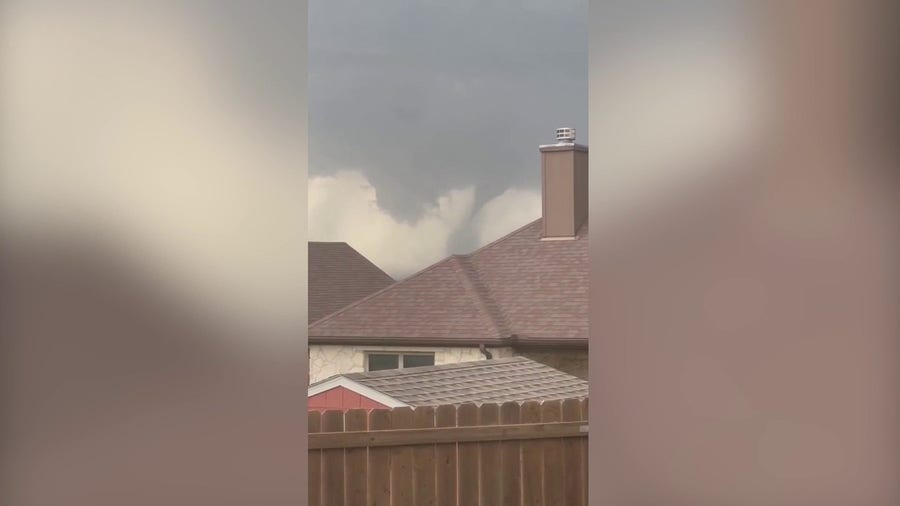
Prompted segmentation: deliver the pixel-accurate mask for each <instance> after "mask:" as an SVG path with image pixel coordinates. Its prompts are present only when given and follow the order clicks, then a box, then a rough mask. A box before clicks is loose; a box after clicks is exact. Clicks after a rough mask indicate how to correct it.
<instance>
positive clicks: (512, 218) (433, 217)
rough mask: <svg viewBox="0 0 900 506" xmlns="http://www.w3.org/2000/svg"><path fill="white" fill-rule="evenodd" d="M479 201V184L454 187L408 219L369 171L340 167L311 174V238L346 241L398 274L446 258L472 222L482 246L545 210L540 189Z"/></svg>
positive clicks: (504, 194)
mask: <svg viewBox="0 0 900 506" xmlns="http://www.w3.org/2000/svg"><path fill="white" fill-rule="evenodd" d="M474 204H475V189H474V188H472V187H468V188H464V189H458V190H452V191H450V192H447V193H446V194H444V195H442V196H441V197H439V198H438V199H437V201H436V202H434V203H433V204H431V205H429V206H426V207H425V208H424V209H423V210H422V213H421V214H420V215H419V217H418V218H416V219H415V220H413V221H412V222H403V221H399V220H397V219H395V218H394V217H392V216H391V215H390V214H389V213H388V212H387V211H385V210H384V209H382V208H381V207H379V206H378V201H377V199H376V190H375V188H374V187H373V186H372V184H371V183H370V182H369V180H368V179H366V177H365V175H363V174H362V173H361V172H360V171H341V172H338V173H337V174H335V175H333V176H320V177H314V178H310V180H309V240H311V241H344V242H347V243H349V244H350V245H351V246H353V247H354V248H355V249H356V250H357V251H359V252H360V253H362V254H363V255H365V256H366V257H367V258H368V259H370V260H371V261H372V262H374V263H375V264H376V265H378V266H379V267H381V268H382V269H384V270H385V271H387V272H388V273H389V274H391V275H392V276H395V277H398V278H399V277H403V276H405V275H408V274H411V273H414V272H416V271H418V270H420V269H423V268H425V267H427V266H428V265H430V264H432V263H434V262H437V261H438V260H441V259H443V258H445V257H446V256H447V255H449V254H450V251H449V248H448V240H449V239H450V237H451V236H452V235H453V234H455V233H457V232H459V231H461V230H464V229H465V228H467V227H471V228H472V230H473V231H474V233H475V236H476V238H477V241H478V245H479V246H481V245H484V244H487V243H489V242H491V241H493V240H494V239H498V238H500V237H502V236H503V235H505V234H507V233H509V232H511V231H513V230H515V229H516V228H518V227H521V226H522V225H525V224H527V223H528V222H530V221H532V220H534V219H537V218H539V217H540V215H541V195H540V193H537V192H534V191H529V190H521V189H516V188H511V189H508V190H506V191H505V192H503V193H502V194H500V195H498V196H496V197H494V198H493V199H491V200H489V201H488V202H487V203H485V204H484V205H483V206H482V207H481V208H480V209H478V211H477V212H474Z"/></svg>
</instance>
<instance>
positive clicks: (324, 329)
mask: <svg viewBox="0 0 900 506" xmlns="http://www.w3.org/2000/svg"><path fill="white" fill-rule="evenodd" d="M587 228H588V227H587V223H585V224H584V225H583V226H582V227H581V230H580V231H579V234H578V236H577V237H575V238H574V239H573V240H551V241H544V240H541V220H540V219H538V220H536V221H534V222H532V223H530V224H528V225H526V226H525V227H522V228H520V229H519V230H516V231H515V232H512V233H511V234H509V235H507V236H505V237H503V238H502V239H499V240H497V241H495V242H493V243H491V244H488V245H487V246H484V247H482V248H481V249H479V250H477V251H475V252H473V253H471V254H469V255H454V256H451V257H449V258H446V259H444V260H442V261H440V262H438V263H436V264H434V265H432V266H431V267H428V268H427V269H425V270H423V271H421V272H419V273H417V274H415V275H413V276H411V277H409V278H407V279H405V280H403V281H400V282H397V283H395V284H393V285H391V286H390V287H388V288H386V289H383V290H381V291H379V292H376V293H374V294H372V295H370V296H368V297H366V298H364V299H362V300H360V301H358V302H356V303H354V304H351V305H349V306H347V307H345V308H344V309H342V310H340V311H338V312H336V313H334V314H332V315H329V316H328V317H327V318H323V319H322V320H320V321H318V322H316V323H315V324H314V325H311V326H310V329H309V339H310V342H312V343H316V342H319V343H322V342H331V343H337V342H344V343H348V344H349V343H372V344H375V343H384V344H405V345H412V344H440V345H454V344H478V343H485V344H495V345H496V344H504V343H506V344H516V343H520V344H535V345H537V344H551V345H557V346H561V345H571V346H586V345H587V338H588V318H587V304H588V299H587V295H588V276H587V269H588V256H587V255H588V237H587Z"/></svg>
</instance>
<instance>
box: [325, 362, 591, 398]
mask: <svg viewBox="0 0 900 506" xmlns="http://www.w3.org/2000/svg"><path fill="white" fill-rule="evenodd" d="M587 395H588V384H587V381H585V380H583V379H581V378H576V377H575V376H572V375H570V374H566V373H564V372H562V371H558V370H556V369H553V368H552V367H549V366H546V365H544V364H541V363H538V362H535V361H533V360H530V359H528V358H525V357H509V358H501V359H495V360H479V361H473V362H460V363H456V364H445V365H435V366H425V367H416V368H411V369H391V370H384V371H375V372H360V373H351V374H339V375H336V376H332V377H331V378H328V379H325V380H322V381H320V382H318V383H314V384H312V385H310V386H309V391H308V405H309V409H310V410H317V411H324V410H326V409H344V410H346V409H353V408H365V409H374V408H395V407H401V406H411V407H415V406H436V405H442V404H456V405H458V404H463V403H467V402H471V403H475V404H482V403H497V404H502V403H504V402H510V401H513V402H524V401H529V400H538V401H544V400H557V399H569V398H585V397H587Z"/></svg>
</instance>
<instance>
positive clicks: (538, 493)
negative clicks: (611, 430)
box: [309, 399, 588, 506]
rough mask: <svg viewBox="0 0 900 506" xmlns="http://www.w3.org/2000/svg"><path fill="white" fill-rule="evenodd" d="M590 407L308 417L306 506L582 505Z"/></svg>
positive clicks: (562, 404)
mask: <svg viewBox="0 0 900 506" xmlns="http://www.w3.org/2000/svg"><path fill="white" fill-rule="evenodd" d="M587 413H588V406H587V399H583V400H580V399H567V400H564V401H544V402H543V403H539V402H534V401H529V402H525V403H523V404H518V403H515V402H508V403H504V404H502V405H497V404H482V405H481V406H475V405H474V404H463V405H460V406H459V407H456V406H453V405H445V406H436V407H433V406H428V407H417V408H414V409H413V408H393V409H375V410H371V411H367V410H363V409H353V410H349V411H346V412H343V411H325V412H322V413H320V412H310V413H309V433H310V434H309V504H310V506H320V505H329V506H356V505H360V506H362V505H370V506H427V505H436V506H448V505H452V506H499V505H502V506H517V505H548V506H549V505H554V506H556V505H561V506H586V505H587Z"/></svg>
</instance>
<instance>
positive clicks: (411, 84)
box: [308, 0, 588, 276]
mask: <svg viewBox="0 0 900 506" xmlns="http://www.w3.org/2000/svg"><path fill="white" fill-rule="evenodd" d="M309 9H310V10H309V23H310V31H309V60H308V61H309V67H308V71H309V74H308V75H309V140H310V143H309V146H310V148H309V157H310V158H309V161H310V166H309V175H310V206H311V208H310V222H309V232H310V239H311V240H344V241H347V242H349V243H350V244H351V245H353V246H354V247H357V248H358V249H359V250H360V251H361V252H362V253H363V254H366V255H367V256H370V257H371V258H372V260H373V261H375V262H376V263H379V264H383V263H385V262H387V263H388V264H390V267H388V266H385V268H386V269H389V270H391V272H392V274H394V275H401V276H402V275H404V274H408V273H410V272H412V271H415V270H418V269H419V268H422V267H425V266H426V265H427V264H428V263H430V262H432V261H435V260H438V259H440V257H442V256H444V255H446V254H449V253H454V252H466V251H469V250H471V249H472V248H474V247H476V246H478V245H480V244H483V243H484V242H485V241H489V240H493V239H495V238H496V237H494V236H495V235H498V234H499V235H502V234H503V233H505V232H507V231H511V230H512V229H514V228H516V227H517V226H520V225H523V224H525V223H527V222H528V221H530V220H532V219H535V218H537V217H539V215H540V206H539V205H535V202H536V201H537V200H536V199H537V198H538V195H539V192H540V158H539V154H538V145H540V144H545V143H548V142H552V141H553V133H554V129H555V128H556V127H559V126H571V127H574V128H576V129H577V130H578V136H579V140H581V141H582V142H586V139H587V133H588V132H587V119H588V110H587V94H588V80H587V76H588V66H587V64H588V37H587V29H588V25H587V1H586V0H568V1H549V0H547V1H541V2H537V1H492V2H471V1H456V2H435V1H424V2H423V1H421V0H416V1H413V0H388V1H383V2H367V1H341V2H331V1H325V0H314V1H312V2H310V6H309ZM323 178H324V179H323ZM337 180H342V181H337ZM326 182H327V183H328V184H325V183H326ZM357 183H358V184H357ZM348 188H356V189H358V190H359V191H348ZM329 191H340V192H341V193H339V194H327V195H316V194H315V192H329ZM462 195H465V196H466V198H468V199H469V200H468V201H465V202H463V201H462V200H465V199H463V198H462V197H461V196H462ZM351 199H357V200H358V199H364V200H366V201H367V202H369V201H371V202H369V203H366V204H363V205H360V204H359V203H358V202H350V200H351ZM448 199H450V200H452V201H453V202H454V203H455V204H454V205H455V206H456V207H454V208H453V209H452V211H451V210H446V209H445V207H444V206H446V202H448ZM316 202H318V203H319V204H318V206H319V207H316ZM488 204H489V205H488ZM323 206H324V207H323ZM352 209H357V210H358V213H356V214H354V213H353V212H352V211H350V210H352ZM441 209H445V210H446V212H448V213H451V214H452V217H448V218H447V219H444V220H437V221H435V220H436V218H435V216H436V215H435V213H436V212H437V213H440V212H441V211H440V210H441ZM501 210H508V212H506V211H501ZM498 213H500V215H498ZM488 214H490V215H491V216H494V217H496V218H493V217H492V218H490V219H488V218H487V217H486V216H487V215H488ZM335 216H340V217H341V219H336V218H335ZM317 220H320V221H317ZM519 221H521V223H518V222H519ZM426 224H427V225H426ZM506 229H509V230H506ZM363 230H365V231H366V233H365V234H363ZM400 230H404V231H407V232H408V233H406V232H405V233H400V232H399V231H400ZM426 244H427V245H428V246H427V247H425V246H424V245H426ZM412 250H419V251H423V253H422V254H420V255H411V254H409V252H410V251H412ZM426 250H427V251H428V252H429V253H428V254H425V253H424V251H426ZM400 258H407V259H408V260H406V261H405V262H403V264H402V265H398V264H397V260H398V259H400Z"/></svg>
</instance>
